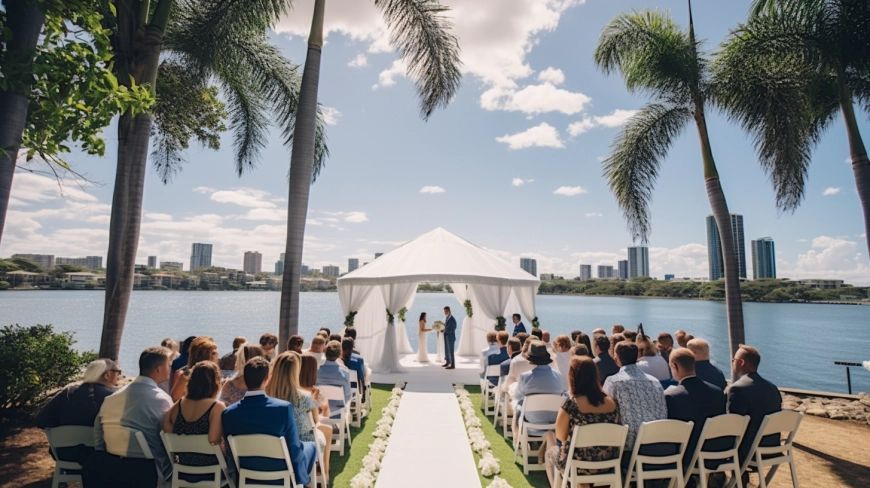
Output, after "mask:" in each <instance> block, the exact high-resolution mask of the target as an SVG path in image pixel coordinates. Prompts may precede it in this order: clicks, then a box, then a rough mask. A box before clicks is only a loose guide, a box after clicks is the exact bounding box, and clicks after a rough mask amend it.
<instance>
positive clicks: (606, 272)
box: [598, 265, 616, 280]
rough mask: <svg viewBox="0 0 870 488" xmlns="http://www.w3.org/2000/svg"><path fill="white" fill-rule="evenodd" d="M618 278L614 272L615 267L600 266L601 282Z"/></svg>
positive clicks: (599, 276) (599, 277)
mask: <svg viewBox="0 0 870 488" xmlns="http://www.w3.org/2000/svg"><path fill="white" fill-rule="evenodd" d="M613 278H616V273H614V271H613V266H609V265H598V279H599V280H611V279H613Z"/></svg>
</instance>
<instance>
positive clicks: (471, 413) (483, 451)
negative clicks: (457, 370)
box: [454, 385, 510, 488]
mask: <svg viewBox="0 0 870 488" xmlns="http://www.w3.org/2000/svg"><path fill="white" fill-rule="evenodd" d="M454 388H455V391H456V398H457V399H458V401H459V410H460V411H461V412H462V421H463V422H464V423H465V433H466V434H467V435H468V442H469V444H470V445H471V450H472V451H474V452H475V453H476V454H477V455H478V457H479V458H480V459H479V460H478V462H477V469H478V470H479V471H480V474H481V475H483V476H484V477H486V478H490V477H492V476H495V475H497V474H499V473H501V466H500V465H499V462H498V459H496V457H495V456H494V455H493V454H492V446H491V445H490V443H489V441H488V440H486V436H485V435H484V433H483V429H481V425H482V424H481V422H480V418H479V417H478V416H477V412H476V411H475V409H474V404H473V403H472V402H471V397H470V396H469V393H468V390H466V389H465V388H464V387H463V386H462V385H456V386H455V387H454ZM487 486H491V487H492V486H494V487H496V488H499V487H504V486H510V485H507V484H506V482H505V481H504V480H503V479H501V478H499V477H498V476H496V477H495V479H493V480H492V483H490V484H489V485H487Z"/></svg>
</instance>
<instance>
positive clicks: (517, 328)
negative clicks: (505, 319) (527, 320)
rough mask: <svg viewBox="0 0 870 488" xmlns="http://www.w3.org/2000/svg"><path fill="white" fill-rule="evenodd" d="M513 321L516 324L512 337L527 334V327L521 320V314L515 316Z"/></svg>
mask: <svg viewBox="0 0 870 488" xmlns="http://www.w3.org/2000/svg"><path fill="white" fill-rule="evenodd" d="M511 319H512V320H513V322H514V333H513V334H511V337H514V336H516V335H517V334H519V333H520V332H525V331H526V326H525V325H523V322H522V320H520V314H518V313H515V314H513V316H512V317H511Z"/></svg>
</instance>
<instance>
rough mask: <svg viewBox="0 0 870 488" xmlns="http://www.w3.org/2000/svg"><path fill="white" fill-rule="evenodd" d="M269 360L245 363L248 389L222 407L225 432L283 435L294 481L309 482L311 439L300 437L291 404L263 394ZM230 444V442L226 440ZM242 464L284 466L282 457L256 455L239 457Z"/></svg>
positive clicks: (266, 467) (276, 468) (313, 456)
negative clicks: (243, 394) (225, 407)
mask: <svg viewBox="0 0 870 488" xmlns="http://www.w3.org/2000/svg"><path fill="white" fill-rule="evenodd" d="M269 376H270V374H269V361H267V360H266V359H265V358H253V359H251V360H250V361H248V362H247V364H245V371H244V378H245V386H247V388H248V392H247V393H245V397H244V398H242V399H241V400H240V401H238V402H236V403H234V404H232V405H230V406H229V407H227V409H226V410H224V413H223V414H222V416H221V418H222V420H223V429H224V435H226V436H231V435H245V434H266V435H273V436H275V437H283V438H284V442H286V443H287V450H288V451H290V463H291V464H292V465H293V474H294V475H295V476H296V483H298V484H300V485H308V483H309V482H310V478H311V476H309V474H310V473H311V468H312V467H313V466H314V461H315V459H316V457H317V455H316V448H315V444H314V442H302V441H301V440H299V429H298V427H297V425H296V419H295V417H294V415H295V412H294V410H293V405H291V404H290V403H289V402H285V401H284V400H279V399H277V398H272V397H269V396H266V393H265V392H264V391H263V388H264V387H265V386H266V383H268V382H269ZM227 445H229V443H227ZM239 463H240V464H241V465H242V466H241V467H244V468H248V469H256V470H262V471H280V470H284V469H287V468H286V464H285V463H284V461H280V460H277V459H266V458H258V457H247V458H246V457H241V458H239Z"/></svg>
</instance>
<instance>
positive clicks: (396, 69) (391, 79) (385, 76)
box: [372, 59, 405, 90]
mask: <svg viewBox="0 0 870 488" xmlns="http://www.w3.org/2000/svg"><path fill="white" fill-rule="evenodd" d="M403 76H405V63H403V62H402V60H401V59H397V60H395V61H393V64H391V65H390V67H389V68H387V69H385V70H383V71H381V72H380V74H378V82H377V83H375V84H374V85H373V86H372V90H377V89H378V88H387V87H390V86H393V85H395V84H396V78H401V77H403Z"/></svg>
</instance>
